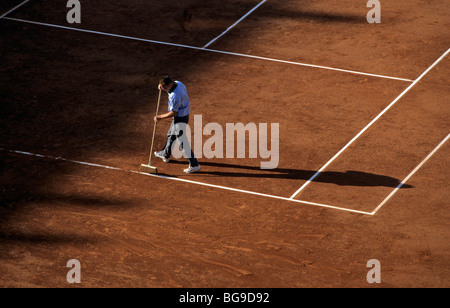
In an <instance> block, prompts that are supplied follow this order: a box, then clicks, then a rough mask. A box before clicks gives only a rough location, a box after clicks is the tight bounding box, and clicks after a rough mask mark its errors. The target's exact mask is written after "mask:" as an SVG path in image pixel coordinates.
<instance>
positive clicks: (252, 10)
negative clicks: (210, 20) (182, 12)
mask: <svg viewBox="0 0 450 308" xmlns="http://www.w3.org/2000/svg"><path fill="white" fill-rule="evenodd" d="M266 1H267V0H263V1H261V2H260V3H259V4H258V5H257V6H255V7H254V8H253V9H251V10H250V11H249V12H248V13H247V14H245V15H244V16H242V17H241V19H239V20H238V21H236V22H235V23H234V24H232V25H231V26H230V27H228V29H226V30H225V31H224V32H223V33H222V34H221V35H219V36H218V37H216V38H214V39H212V40H211V41H210V42H209V43H208V44H206V45H205V46H203V48H206V47H208V46H209V45H211V44H212V43H214V42H215V41H217V40H218V39H219V38H221V37H222V36H224V35H225V34H226V33H227V32H229V31H230V30H231V29H233V28H234V27H236V26H237V24H239V23H240V22H241V21H243V20H244V19H245V18H247V16H248V15H250V14H251V13H253V12H254V11H255V10H256V9H257V8H259V7H260V6H261V5H263V4H264V3H265V2H266Z"/></svg>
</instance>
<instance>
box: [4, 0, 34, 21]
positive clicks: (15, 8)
mask: <svg viewBox="0 0 450 308" xmlns="http://www.w3.org/2000/svg"><path fill="white" fill-rule="evenodd" d="M28 1H30V0H25V1H24V2H22V3H21V4H19V5H18V6H16V7H14V8H12V9H10V10H9V11H8V12H6V13H5V14H3V15H2V16H0V19H2V18H3V17H5V16H6V15H8V14H11V13H12V12H14V11H15V10H17V9H18V8H20V7H21V6H22V5H24V4H25V3H27V2H28Z"/></svg>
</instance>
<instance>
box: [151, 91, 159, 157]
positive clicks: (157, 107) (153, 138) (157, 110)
mask: <svg viewBox="0 0 450 308" xmlns="http://www.w3.org/2000/svg"><path fill="white" fill-rule="evenodd" d="M160 101H161V89H159V95H158V104H157V105H156V115H158V112H159V102H160ZM156 124H157V123H156V122H155V125H154V127H153V137H152V145H151V147H150V157H149V158H148V164H149V165H150V166H151V162H152V152H153V142H154V141H155V132H156Z"/></svg>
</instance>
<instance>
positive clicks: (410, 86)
mask: <svg viewBox="0 0 450 308" xmlns="http://www.w3.org/2000/svg"><path fill="white" fill-rule="evenodd" d="M449 52H450V48H449V49H447V51H446V52H445V53H444V54H443V55H442V56H441V57H440V58H439V59H437V60H436V61H435V62H434V63H433V64H432V65H431V66H430V67H429V68H427V69H426V70H425V72H423V73H422V75H420V76H419V77H418V78H417V79H416V80H415V81H414V82H413V83H412V84H410V85H409V87H407V88H406V89H405V90H404V91H403V92H402V93H401V94H400V95H399V96H397V98H396V99H395V100H394V101H393V102H392V103H390V104H389V106H387V107H386V108H385V109H384V110H383V111H382V112H380V114H378V115H377V116H376V117H375V118H374V119H373V120H372V121H371V122H370V123H369V124H367V125H366V127H364V128H363V129H362V130H361V131H360V132H359V133H358V134H357V135H356V136H355V137H353V139H352V140H350V141H349V142H348V143H347V144H346V145H345V146H344V147H343V148H342V149H341V150H340V151H339V152H337V153H336V155H334V156H333V157H332V158H331V159H330V160H329V161H328V162H327V163H326V164H325V165H324V166H323V167H322V168H320V169H319V171H317V172H316V173H315V174H314V175H313V176H312V177H311V178H310V179H309V180H308V181H306V183H305V184H303V186H302V187H300V188H299V189H297V191H296V192H295V193H293V194H292V196H291V197H290V198H289V199H294V198H295V197H296V196H297V195H298V194H299V193H300V192H301V191H302V190H303V189H305V187H306V186H308V185H309V184H310V183H311V182H312V181H313V180H314V179H315V178H316V177H317V176H318V175H319V174H321V173H322V171H323V170H325V168H327V167H328V166H329V165H330V164H331V163H332V162H333V161H334V160H335V159H336V158H338V157H339V156H340V155H341V154H342V153H343V152H344V151H345V150H346V149H347V148H348V147H349V146H350V145H351V144H352V143H353V142H355V141H356V139H358V138H359V137H360V136H361V135H362V134H363V133H364V132H365V131H366V130H367V129H368V128H369V127H371V126H372V125H373V124H374V123H375V122H376V121H377V120H378V119H379V118H381V116H382V115H383V114H385V113H386V112H387V111H388V110H389V109H391V107H392V106H394V105H395V103H397V102H398V101H399V100H400V99H401V98H402V97H403V96H404V95H405V94H406V93H408V92H409V90H411V89H412V88H413V87H414V86H415V85H416V84H417V83H418V82H419V81H420V80H421V79H422V78H423V77H424V76H425V75H426V74H427V73H428V72H429V71H430V70H431V69H432V68H433V67H435V66H436V65H437V64H438V63H439V62H440V61H441V60H442V59H443V58H445V56H446V55H447V54H448V53H449Z"/></svg>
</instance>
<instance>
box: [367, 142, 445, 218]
mask: <svg viewBox="0 0 450 308" xmlns="http://www.w3.org/2000/svg"><path fill="white" fill-rule="evenodd" d="M449 138H450V134H448V135H447V137H445V138H444V140H442V141H441V143H439V145H438V146H437V147H436V148H434V150H433V151H432V152H431V153H430V154H428V156H427V157H426V158H425V159H424V160H423V161H422V162H421V163H420V164H419V165H418V166H417V167H416V168H414V170H413V171H411V173H410V174H408V176H407V177H406V178H405V179H404V180H403V181H402V182H401V183H400V184H398V186H397V187H396V188H395V189H394V190H393V191H392V192H391V193H390V194H389V195H388V196H387V197H386V198H385V199H384V200H383V201H382V202H381V203H380V204H379V205H378V206H377V207H376V208H375V210H373V211H372V213H371V214H372V215H375V214H376V213H377V212H378V210H379V209H381V207H382V206H383V205H384V204H385V203H386V202H388V200H389V199H391V198H392V196H393V195H395V193H396V192H397V191H398V190H399V189H400V188H401V187H402V186H403V185H405V183H406V182H407V181H408V180H409V179H410V178H411V177H412V176H413V175H414V174H415V173H416V172H417V171H418V170H419V169H420V168H421V167H422V166H423V165H424V164H425V163H426V162H427V161H428V160H429V159H430V158H431V156H433V155H434V153H436V152H437V151H438V150H439V149H440V148H441V147H442V146H443V145H444V143H446V142H447V140H448V139H449Z"/></svg>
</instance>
